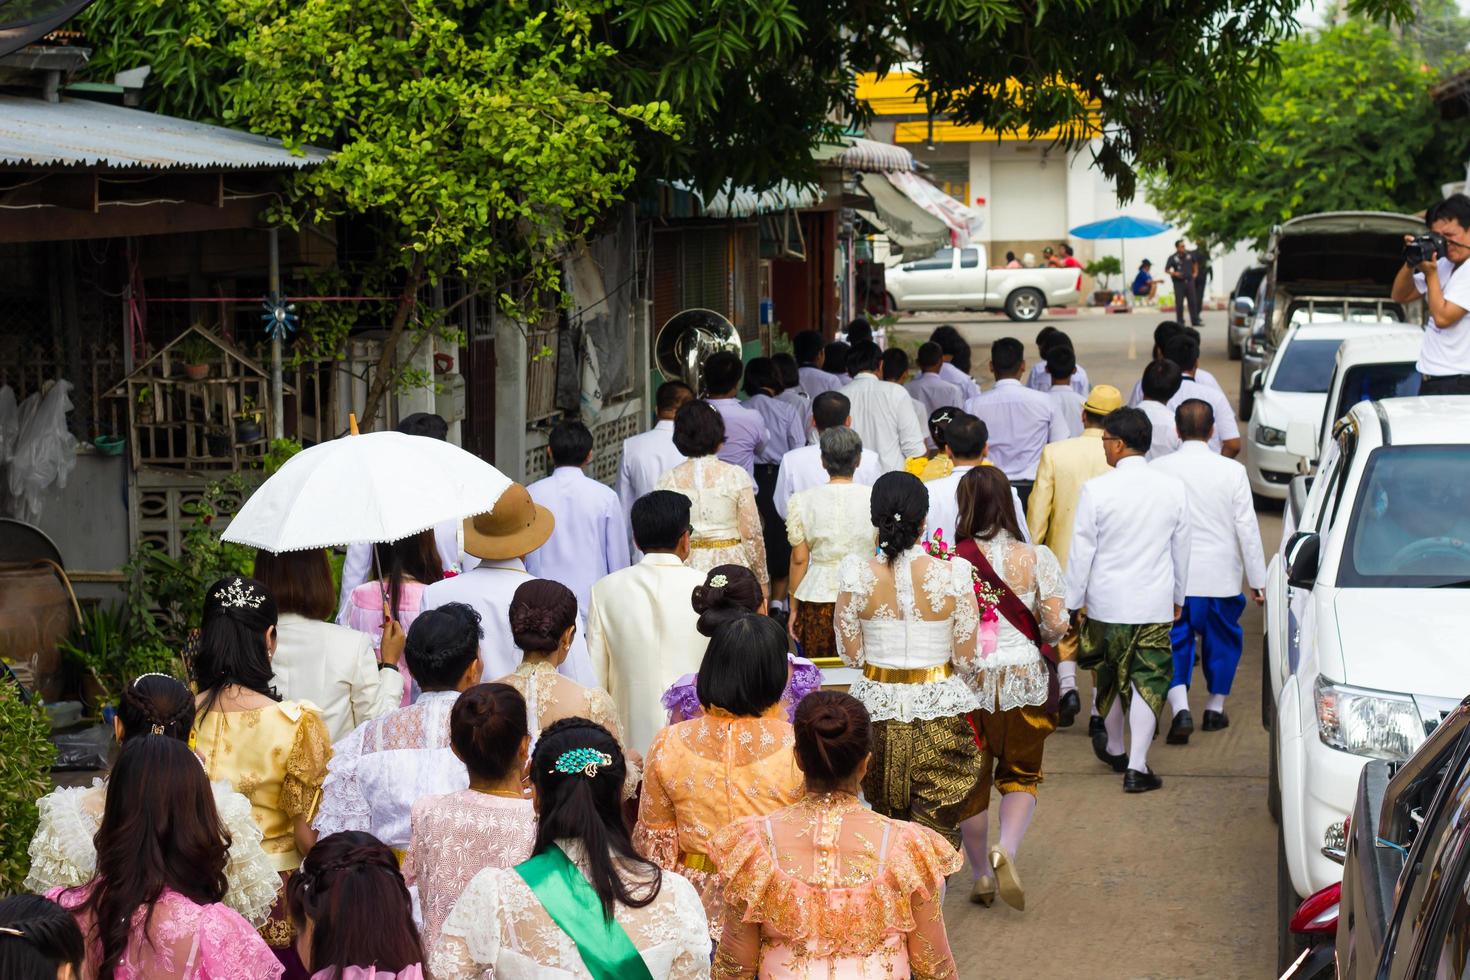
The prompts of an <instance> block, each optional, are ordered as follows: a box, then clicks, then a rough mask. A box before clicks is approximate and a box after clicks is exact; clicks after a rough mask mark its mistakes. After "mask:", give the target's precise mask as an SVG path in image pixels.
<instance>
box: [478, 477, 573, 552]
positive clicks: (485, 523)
mask: <svg viewBox="0 0 1470 980" xmlns="http://www.w3.org/2000/svg"><path fill="white" fill-rule="evenodd" d="M554 527H556V518H554V517H552V516H551V511H549V510H547V509H546V508H545V507H542V506H541V505H540V504H538V503H536V502H535V501H534V500H532V499H531V495H530V494H529V493H528V492H527V491H526V488H525V487H523V486H521V485H520V484H519V483H512V484H511V485H510V486H508V487H506V488H505V492H504V493H502V494H501V495H500V499H499V500H497V501H496V502H495V507H494V508H493V509H492V510H491V511H490V512H489V513H486V514H479V515H476V516H475V517H466V518H465V521H464V550H465V553H466V554H469V555H473V556H475V557H476V558H484V559H486V560H496V559H502V558H520V557H521V556H522V555H526V554H529V553H531V552H533V551H535V550H536V549H537V548H539V547H541V546H542V545H543V544H545V543H546V539H547V538H549V537H551V530H552V528H554Z"/></svg>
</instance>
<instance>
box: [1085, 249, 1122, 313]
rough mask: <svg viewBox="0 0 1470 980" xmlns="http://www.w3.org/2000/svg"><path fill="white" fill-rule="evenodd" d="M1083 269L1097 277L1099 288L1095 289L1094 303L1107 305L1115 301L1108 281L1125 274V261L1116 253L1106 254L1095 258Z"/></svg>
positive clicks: (1094, 277)
mask: <svg viewBox="0 0 1470 980" xmlns="http://www.w3.org/2000/svg"><path fill="white" fill-rule="evenodd" d="M1082 271H1083V272H1084V273H1086V274H1087V275H1089V276H1091V277H1092V278H1093V279H1096V280H1097V282H1098V287H1099V288H1098V289H1096V290H1094V291H1093V294H1092V305H1094V306H1107V305H1108V304H1109V303H1111V302H1112V301H1113V291H1112V290H1111V289H1109V288H1108V281H1109V280H1110V279H1112V277H1113V276H1120V275H1122V274H1123V263H1122V262H1121V261H1119V259H1118V257H1117V256H1116V255H1104V256H1103V257H1102V258H1100V259H1094V260H1093V261H1091V262H1089V263H1087V265H1085V266H1083V267H1082Z"/></svg>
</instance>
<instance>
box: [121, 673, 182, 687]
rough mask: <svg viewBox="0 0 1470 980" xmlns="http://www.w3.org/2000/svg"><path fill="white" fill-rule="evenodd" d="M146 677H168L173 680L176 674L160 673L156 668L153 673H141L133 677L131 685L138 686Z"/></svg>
mask: <svg viewBox="0 0 1470 980" xmlns="http://www.w3.org/2000/svg"><path fill="white" fill-rule="evenodd" d="M146 677H167V678H168V679H169V680H173V679H174V676H173V675H172V674H160V673H159V672H158V671H156V670H155V671H153V672H152V673H148V674H139V675H138V676H137V677H134V678H133V683H132V685H131V686H133V687H137V686H138V682H139V681H141V680H143V679H144V678H146Z"/></svg>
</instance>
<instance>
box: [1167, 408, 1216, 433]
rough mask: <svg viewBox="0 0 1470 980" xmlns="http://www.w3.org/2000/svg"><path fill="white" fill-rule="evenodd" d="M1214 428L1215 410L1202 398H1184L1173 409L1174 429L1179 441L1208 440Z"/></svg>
mask: <svg viewBox="0 0 1470 980" xmlns="http://www.w3.org/2000/svg"><path fill="white" fill-rule="evenodd" d="M1214 427H1215V410H1214V409H1213V408H1211V407H1210V403H1209V402H1207V401H1205V400H1204V399H1202V398H1186V399H1185V400H1184V401H1182V402H1180V403H1179V407H1178V408H1176V409H1174V428H1175V429H1177V430H1178V431H1179V438H1181V439H1208V438H1209V437H1210V430H1211V429H1213V428H1214Z"/></svg>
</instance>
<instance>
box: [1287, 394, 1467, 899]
mask: <svg viewBox="0 0 1470 980" xmlns="http://www.w3.org/2000/svg"><path fill="white" fill-rule="evenodd" d="M1467 422H1470V396H1467V397H1439V398H1388V399H1384V400H1381V401H1365V402H1359V403H1358V404H1357V405H1354V406H1353V407H1352V408H1351V409H1350V410H1349V411H1348V413H1347V415H1346V416H1345V417H1344V419H1343V420H1342V421H1341V422H1340V423H1338V425H1337V426H1336V431H1335V433H1334V436H1333V439H1332V441H1331V443H1330V444H1329V446H1328V449H1327V451H1326V453H1325V454H1324V456H1323V457H1322V462H1321V467H1320V470H1319V472H1318V473H1317V474H1316V475H1315V476H1299V477H1297V478H1295V479H1294V480H1293V481H1292V483H1291V487H1290V492H1289V494H1288V499H1287V506H1286V514H1285V517H1284V520H1283V525H1284V527H1283V538H1284V541H1283V544H1282V546H1281V549H1280V550H1279V551H1278V553H1277V554H1276V555H1275V556H1273V558H1272V560H1271V564H1270V566H1269V568H1268V569H1267V574H1266V608H1265V645H1266V651H1265V653H1266V656H1265V658H1264V665H1263V670H1264V673H1265V675H1266V677H1265V683H1264V685H1263V687H1264V689H1265V691H1267V692H1269V694H1268V695H1267V697H1266V700H1265V703H1264V704H1263V709H1264V710H1263V713H1264V715H1265V717H1264V718H1263V720H1264V721H1265V723H1266V725H1267V727H1268V729H1269V730H1270V733H1271V750H1270V756H1269V759H1268V800H1269V806H1270V808H1271V811H1272V814H1273V815H1274V816H1278V817H1279V821H1280V827H1279V838H1278V845H1279V849H1280V859H1281V860H1280V864H1281V868H1280V871H1281V874H1280V882H1279V886H1278V888H1279V891H1280V896H1279V897H1278V905H1279V906H1280V907H1282V908H1289V907H1291V906H1294V905H1295V902H1296V901H1297V900H1299V899H1300V898H1301V897H1305V896H1308V895H1311V894H1313V893H1314V892H1316V891H1318V890H1320V889H1322V888H1323V887H1325V886H1327V885H1329V884H1331V883H1333V882H1335V881H1338V880H1340V877H1341V866H1340V865H1339V864H1338V863H1337V862H1336V861H1334V860H1333V859H1332V858H1330V857H1328V856H1327V855H1326V854H1324V853H1323V848H1333V847H1340V846H1341V842H1342V839H1343V835H1344V833H1345V830H1344V825H1345V821H1346V820H1347V817H1348V814H1349V813H1351V811H1352V807H1353V802H1354V792H1355V788H1356V786H1357V785H1358V778H1359V773H1360V772H1361V770H1362V768H1363V765H1364V763H1365V762H1367V761H1368V760H1370V759H1387V760H1400V761H1401V760H1404V759H1407V758H1408V757H1409V756H1410V755H1412V754H1413V753H1414V752H1415V751H1416V750H1417V749H1418V748H1419V746H1420V744H1421V743H1423V741H1424V738H1425V734H1426V731H1427V730H1428V729H1429V728H1431V727H1432V726H1433V725H1435V724H1437V723H1438V722H1439V721H1440V719H1441V718H1442V717H1443V714H1444V713H1445V712H1447V711H1449V710H1450V709H1452V708H1454V706H1455V705H1456V704H1458V703H1459V699H1460V698H1461V697H1463V696H1464V694H1465V692H1466V691H1470V657H1466V656H1464V651H1463V639H1462V637H1463V629H1464V621H1465V613H1464V610H1465V593H1464V592H1463V591H1461V589H1462V588H1466V587H1470V425H1467Z"/></svg>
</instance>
